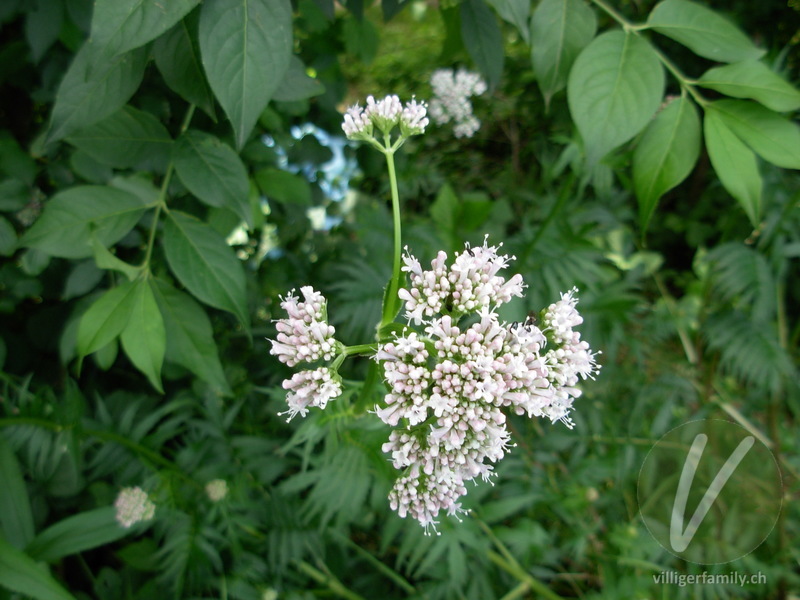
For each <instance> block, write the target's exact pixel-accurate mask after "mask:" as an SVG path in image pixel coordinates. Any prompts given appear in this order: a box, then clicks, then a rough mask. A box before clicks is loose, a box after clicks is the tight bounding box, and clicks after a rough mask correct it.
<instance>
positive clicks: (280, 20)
mask: <svg viewBox="0 0 800 600" xmlns="http://www.w3.org/2000/svg"><path fill="white" fill-rule="evenodd" d="M199 41H200V52H201V55H202V57H203V66H204V68H205V72H206V75H207V76H208V82H209V84H210V85H211V89H212V90H213V91H214V95H215V96H216V97H217V99H218V100H219V103H220V104H221V105H222V108H223V110H224V111H225V114H226V115H228V119H230V121H231V123H232V124H233V131H234V134H235V136H236V144H237V146H238V147H239V148H241V147H242V146H243V145H244V143H245V141H246V140H247V137H248V136H249V135H250V131H251V130H252V129H253V126H254V125H255V123H256V121H257V120H258V116H259V115H260V114H261V111H263V110H264V107H265V106H266V105H267V102H269V100H270V98H271V97H272V94H273V93H274V92H275V90H276V89H278V86H279V85H280V82H281V79H283V76H284V74H285V73H286V70H287V69H288V67H289V58H290V57H291V55H292V7H291V4H290V3H289V1H288V0H208V1H206V2H203V6H202V8H201V11H200V29H199Z"/></svg>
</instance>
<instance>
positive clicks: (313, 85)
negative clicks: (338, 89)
mask: <svg viewBox="0 0 800 600" xmlns="http://www.w3.org/2000/svg"><path fill="white" fill-rule="evenodd" d="M323 93H325V86H324V85H322V84H321V83H320V82H319V81H317V80H316V79H314V78H313V77H309V76H308V75H307V74H306V67H305V65H304V64H303V61H301V60H300V59H299V58H297V57H296V56H292V59H291V61H289V69H288V70H287V71H286V75H284V76H283V80H282V81H281V84H280V85H279V86H278V89H277V90H275V93H274V94H273V95H272V97H273V99H274V100H279V101H281V102H294V101H297V100H305V99H306V98H311V97H313V96H319V95H320V94H323Z"/></svg>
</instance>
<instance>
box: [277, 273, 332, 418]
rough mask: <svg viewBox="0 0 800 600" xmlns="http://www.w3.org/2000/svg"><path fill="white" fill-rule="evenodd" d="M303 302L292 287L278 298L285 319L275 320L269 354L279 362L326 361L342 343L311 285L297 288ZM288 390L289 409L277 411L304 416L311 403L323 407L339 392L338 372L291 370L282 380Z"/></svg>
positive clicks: (293, 363)
mask: <svg viewBox="0 0 800 600" xmlns="http://www.w3.org/2000/svg"><path fill="white" fill-rule="evenodd" d="M300 293H301V294H303V301H300V299H299V298H298V297H297V296H295V295H294V290H292V291H291V292H289V295H288V296H286V298H283V299H282V302H281V308H283V309H284V310H285V311H286V312H287V313H288V314H289V318H287V319H279V320H278V322H277V324H276V328H277V330H278V335H277V339H275V340H272V349H271V350H270V353H271V354H273V355H274V356H277V357H278V360H280V361H281V362H283V363H286V364H287V365H289V366H290V367H294V366H296V365H298V364H299V363H303V362H305V363H314V362H317V361H320V360H325V361H329V360H331V359H333V358H334V357H335V356H336V355H337V354H338V353H339V351H340V350H341V348H342V344H341V343H340V342H338V341H336V339H335V338H334V337H333V336H334V334H335V333H336V329H335V328H334V327H333V326H332V325H329V324H328V308H327V301H326V300H325V298H324V297H323V296H322V294H320V293H319V292H317V291H315V290H314V289H313V288H312V287H311V286H305V287H302V288H300ZM283 388H284V389H285V390H288V391H289V393H288V394H287V396H286V402H287V403H288V405H289V410H288V411H286V412H283V413H280V414H282V415H283V414H285V415H289V416H288V418H287V419H286V420H287V421H291V420H292V419H293V418H294V417H295V416H297V415H298V414H299V415H301V416H303V417H304V416H306V414H307V413H308V409H309V407H311V406H316V407H317V408H325V406H326V405H327V404H328V401H330V400H333V399H334V398H336V397H338V396H340V395H341V393H342V384H341V380H340V378H339V376H338V374H337V373H336V372H335V371H333V370H331V369H329V368H328V367H319V368H317V369H314V370H305V371H300V372H298V373H295V374H294V375H293V376H292V378H291V379H287V380H286V381H284V382H283Z"/></svg>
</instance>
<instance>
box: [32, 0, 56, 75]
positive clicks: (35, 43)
mask: <svg viewBox="0 0 800 600" xmlns="http://www.w3.org/2000/svg"><path fill="white" fill-rule="evenodd" d="M35 7H36V8H34V9H33V10H31V11H30V12H29V13H28V14H27V15H26V17H25V39H26V40H27V41H28V45H29V46H30V47H31V55H32V56H33V62H35V63H38V62H39V61H40V60H41V59H42V56H44V53H45V52H47V50H48V48H50V46H52V45H53V43H54V42H55V41H56V40H57V39H58V34H59V33H60V32H61V26H62V25H63V23H64V3H63V1H62V0H38V2H36V3H35Z"/></svg>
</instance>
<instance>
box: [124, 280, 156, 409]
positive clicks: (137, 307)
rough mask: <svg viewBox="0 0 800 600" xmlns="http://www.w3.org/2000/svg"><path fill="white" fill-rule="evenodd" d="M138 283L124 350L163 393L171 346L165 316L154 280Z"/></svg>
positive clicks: (125, 336)
mask: <svg viewBox="0 0 800 600" xmlns="http://www.w3.org/2000/svg"><path fill="white" fill-rule="evenodd" d="M134 285H135V286H136V289H135V290H134V292H133V294H132V296H133V299H132V300H131V312H130V318H129V319H128V323H127V325H126V326H125V329H123V330H122V334H121V335H120V340H121V341H122V349H123V350H124V351H125V354H127V355H128V358H129V359H131V362H132V363H133V364H134V366H135V367H136V368H137V369H139V370H140V371H141V372H142V373H144V374H145V375H146V376H147V379H149V380H150V383H152V384H153V387H154V388H156V389H157V390H158V391H159V392H161V393H162V394H163V393H164V388H163V387H162V385H161V366H162V365H163V364H164V352H165V350H166V347H167V339H166V332H165V331H164V319H162V318H161V312H159V310H158V304H157V303H156V299H155V297H154V296H153V290H152V288H151V285H150V282H149V281H148V280H145V279H139V280H137V281H136V282H135V284H134Z"/></svg>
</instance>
